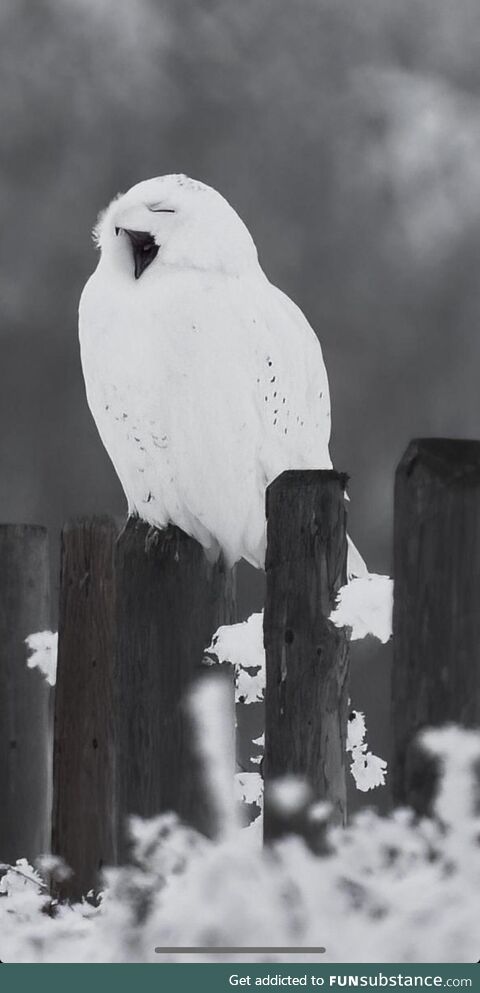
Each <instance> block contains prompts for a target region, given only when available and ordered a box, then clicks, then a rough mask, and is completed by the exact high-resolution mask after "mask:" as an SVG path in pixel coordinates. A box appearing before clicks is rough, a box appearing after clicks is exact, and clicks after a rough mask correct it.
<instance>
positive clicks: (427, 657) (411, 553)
mask: <svg viewBox="0 0 480 993" xmlns="http://www.w3.org/2000/svg"><path fill="white" fill-rule="evenodd" d="M394 577H395V594H394V611H393V645H394V666H393V680H392V724H393V739H394V741H393V745H394V747H393V763H392V783H393V795H394V801H395V803H397V804H404V803H411V804H412V805H413V806H414V807H416V809H418V810H422V811H423V812H424V811H425V810H426V809H428V803H429V796H430V795H431V793H432V790H433V789H434V783H435V774H434V771H433V770H432V768H431V765H432V763H431V760H428V759H427V760H425V761H423V760H421V759H420V758H419V754H418V749H416V748H415V746H414V745H413V741H414V738H415V735H416V734H417V732H418V731H419V730H420V729H421V728H423V727H425V726H428V725H440V724H444V723H446V722H451V721H455V722H456V723H458V724H461V725H464V726H465V727H471V726H478V725H479V723H480V442H478V441H453V440H451V439H442V438H430V439H420V440H416V441H412V442H411V444H410V445H409V447H408V449H407V451H406V453H405V455H404V457H403V459H402V460H401V462H400V464H399V466H398V469H397V474H396V483H395V537H394Z"/></svg>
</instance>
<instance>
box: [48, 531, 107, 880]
mask: <svg viewBox="0 0 480 993" xmlns="http://www.w3.org/2000/svg"><path fill="white" fill-rule="evenodd" d="M116 536H117V527H116V525H115V523H114V521H112V520H110V519H109V518H92V519H84V520H78V521H73V522H71V523H68V524H67V525H66V526H65V527H64V529H63V531H62V551H61V578H60V605H59V637H58V665H57V685H56V698H55V735H54V799H53V825H52V848H53V852H54V853H55V854H58V855H60V856H61V857H62V858H63V859H65V861H66V862H67V864H68V865H69V866H70V868H71V869H72V870H73V873H74V874H73V876H72V877H71V878H70V879H67V880H65V881H64V882H63V883H62V884H61V885H60V884H58V887H57V890H58V895H60V896H68V897H70V898H74V899H79V898H80V897H81V896H83V895H85V894H86V893H87V892H88V891H89V890H90V889H92V888H93V889H98V884H99V873H100V871H101V869H102V866H103V865H106V864H112V863H113V862H115V860H116V830H117V826H116V817H115V815H116V807H115V790H114V773H115V748H116V741H115V735H116V730H115V719H114V717H115V709H114V687H113V666H114V620H115V577H114V549H115V540H116Z"/></svg>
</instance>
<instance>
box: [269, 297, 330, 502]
mask: <svg viewBox="0 0 480 993" xmlns="http://www.w3.org/2000/svg"><path fill="white" fill-rule="evenodd" d="M257 308H258V313H259V319H260V321H261V323H262V334H261V335H259V339H258V341H259V343H258V347H257V349H256V367H257V376H256V384H255V386H256V390H255V394H256V402H257V407H258V412H259V416H260V418H261V422H262V438H263V443H262V446H261V452H260V453H259V454H260V458H261V460H262V463H263V465H264V467H265V473H266V476H267V482H271V480H272V479H274V478H275V476H277V475H278V474H279V473H280V472H282V471H283V470H284V469H330V468H331V466H332V463H331V459H330V454H329V450H328V446H329V441H330V427H331V422H330V393H329V387H328V377H327V371H326V368H325V363H324V361H323V355H322V349H321V346H320V342H319V340H318V338H317V336H316V334H315V332H314V331H313V330H312V328H311V327H310V325H309V323H308V321H307V319H306V318H305V317H304V315H303V314H302V312H301V310H300V309H299V308H298V307H297V306H296V305H295V304H294V303H293V302H292V301H291V300H290V299H289V298H288V297H287V296H286V295H285V294H284V293H282V292H281V291H280V290H278V289H277V288H276V287H274V286H272V285H271V283H269V282H268V281H267V280H266V279H265V284H264V286H263V289H262V292H261V293H260V294H259V296H258V298H257Z"/></svg>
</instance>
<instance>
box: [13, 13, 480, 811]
mask: <svg viewBox="0 0 480 993" xmlns="http://www.w3.org/2000/svg"><path fill="white" fill-rule="evenodd" d="M0 53H1V57H0V134H1V140H2V155H1V163H0V219H1V238H0V314H1V319H0V336H1V366H0V369H1V382H0V413H1V422H0V423H1V430H0V473H1V475H0V519H2V520H3V521H8V522H13V521H35V522H39V523H45V524H47V525H48V526H49V527H50V528H51V530H52V535H53V536H54V537H55V538H56V537H57V536H58V533H59V529H60V527H61V525H62V523H63V522H64V521H65V520H66V519H67V518H69V517H72V516H75V515H78V514H92V513H94V512H96V511H101V512H104V511H107V512H113V513H122V511H123V508H124V501H123V495H122V492H121V488H120V486H119V483H118V482H117V479H116V476H115V474H114V471H113V469H112V467H111V465H110V462H109V460H108V457H107V455H106V453H105V451H104V449H103V447H102V445H101V443H100V441H99V439H98V437H97V433H96V429H95V426H94V423H93V420H92V419H91V417H90V414H89V411H88V408H87V405H86V401H85V395H84V388H83V382H82V375H81V369H80V361H79V351H78V345H77V332H76V324H77V303H78V298H79V295H80V292H81V288H82V286H83V284H84V282H85V280H86V278H87V276H88V275H89V273H90V272H91V271H92V269H93V267H94V266H95V264H96V255H95V251H94V248H93V245H92V242H91V237H90V232H91V229H92V226H93V224H94V222H95V219H96V216H97V213H98V211H99V210H100V209H101V208H102V207H103V206H105V205H106V204H107V203H108V201H109V200H110V199H111V198H112V196H113V195H114V194H115V193H117V192H119V191H122V190H125V189H127V188H128V187H129V186H131V185H132V184H133V183H135V182H137V181H138V180H140V179H145V178H148V177H150V176H154V175H159V174H162V173H167V172H186V173H189V174H190V175H192V176H194V177H196V178H198V179H201V180H203V181H205V182H207V183H210V184H212V185H213V186H215V187H217V188H218V189H219V190H220V191H221V192H222V193H223V194H224V195H225V196H226V197H227V198H228V199H229V200H230V201H231V203H232V204H233V205H234V206H235V208H236V209H237V210H238V212H239V213H240V215H241V216H242V217H243V218H244V220H245V221H246V223H247V225H248V226H249V228H250V230H251V232H252V234H253V236H254V238H255V241H256V243H257V246H258V249H259V253H260V258H261V261H262V264H263V267H264V269H265V270H266V272H267V274H268V276H269V277H270V279H271V280H272V281H273V282H275V283H277V284H278V285H279V286H281V287H282V288H283V289H284V290H285V291H286V292H287V293H289V295H291V296H292V297H293V299H294V300H295V301H296V302H297V303H298V304H299V305H300V306H301V308H302V309H303V310H304V312H305V313H306V315H307V317H308V318H309V320H310V322H311V324H312V325H313V327H314V328H315V329H316V331H317V332H318V335H319V337H320V340H321V342H322V346H323V350H324V356H325V361H326V365H327V368H328V371H329V377H330V385H331V393H332V407H333V439H332V454H333V459H334V463H335V465H336V467H337V468H339V469H342V470H346V471H348V473H349V474H350V476H351V483H350V495H351V499H352V502H351V505H350V508H349V516H350V531H351V533H352V534H353V536H354V539H355V541H356V543H357V544H358V546H359V547H360V549H361V551H362V552H363V554H364V555H365V556H366V558H367V560H368V564H369V567H370V569H371V570H372V571H378V572H387V571H389V570H390V566H391V535H392V491H393V476H394V469H395V465H396V463H397V462H398V460H399V458H400V456H401V454H402V452H403V450H404V449H405V447H406V445H407V442H408V440H409V439H410V438H411V437H412V436H416V435H417V436H418V435H450V436H465V437H467V436H468V437H473V436H475V435H478V426H477V425H478V409H479V400H478V370H479V358H480V341H479V335H478V330H477V329H478V327H479V317H480V313H479V311H480V283H479V279H478V271H479V263H480V102H479V96H480V4H479V3H478V0H456V3H455V4H452V2H451V0H402V3H401V4H399V3H398V0H295V2H294V3H292V2H291V0H223V2H220V0H195V2H192V0H166V2H163V3H160V2H156V0H36V2H35V3H32V2H30V0H2V3H1V6H0ZM57 552H58V546H57V544H56V543H55V544H54V556H55V561H54V569H55V571H56V572H57V571H58V566H57ZM261 601H262V583H261V579H260V578H259V577H257V576H256V575H255V574H254V573H253V571H252V570H249V569H247V568H245V569H242V575H241V602H240V606H241V611H242V614H243V615H244V616H246V615H247V614H248V613H249V612H250V611H251V610H253V609H255V608H256V609H259V607H260V606H261ZM389 658H390V651H389V649H388V648H382V647H378V646H377V645H376V643H374V642H373V641H368V642H366V643H363V644H362V645H361V647H360V648H357V649H356V651H355V652H354V659H353V663H354V664H353V679H352V703H353V705H354V706H356V707H357V708H361V709H365V710H366V711H367V716H368V719H369V728H370V735H369V741H370V745H371V747H372V749H373V750H374V751H376V752H377V753H379V754H381V755H382V756H384V757H388V725H389V713H388V696H389ZM385 796H386V794H385V792H384V793H383V794H382V791H379V790H377V791H376V793H375V795H374V796H369V797H368V798H367V799H368V800H369V802H371V801H372V800H373V801H374V802H380V804H384V803H385Z"/></svg>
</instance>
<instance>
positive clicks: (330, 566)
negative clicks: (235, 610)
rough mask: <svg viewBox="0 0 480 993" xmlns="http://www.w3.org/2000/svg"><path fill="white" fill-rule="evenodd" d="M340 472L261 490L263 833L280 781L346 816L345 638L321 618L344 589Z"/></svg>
mask: <svg viewBox="0 0 480 993" xmlns="http://www.w3.org/2000/svg"><path fill="white" fill-rule="evenodd" d="M345 482H346V476H345V475H343V474H342V473H338V472H333V471H323V470H319V471H288V472H284V473H282V475H281V476H279V477H278V478H277V479H276V480H275V481H274V482H273V483H272V484H271V485H270V486H269V488H268V491H267V556H266V577H267V595H266V605H265V617H264V639H265V650H266V668H267V677H266V678H267V686H266V694H265V711H266V714H265V725H266V729H265V761H264V775H265V801H266V807H265V837H266V838H271V837H274V836H275V835H276V834H277V833H279V832H280V831H281V829H282V825H281V823H280V821H281V815H279V813H278V811H277V810H276V808H275V807H274V805H273V803H271V802H270V803H269V792H270V796H272V795H273V792H272V790H271V789H270V790H269V787H271V785H272V781H273V780H275V779H276V778H278V777H283V776H286V775H290V774H295V775H297V776H302V777H304V778H305V779H306V780H307V781H308V783H309V785H310V787H311V788H312V791H313V795H314V796H315V797H316V798H319V799H324V800H328V801H330V803H331V804H332V806H333V815H332V816H333V819H334V820H335V821H336V822H337V823H344V822H345V819H346V785H345V770H346V733H347V716H348V640H347V635H346V632H345V631H344V630H343V629H338V628H336V627H334V626H333V624H331V623H330V621H329V620H328V618H329V615H330V613H331V611H332V609H333V606H334V599H335V594H336V593H337V591H338V590H339V589H340V587H341V586H343V585H344V584H345V583H346V562H347V540H346V510H345V500H344V489H345Z"/></svg>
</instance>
